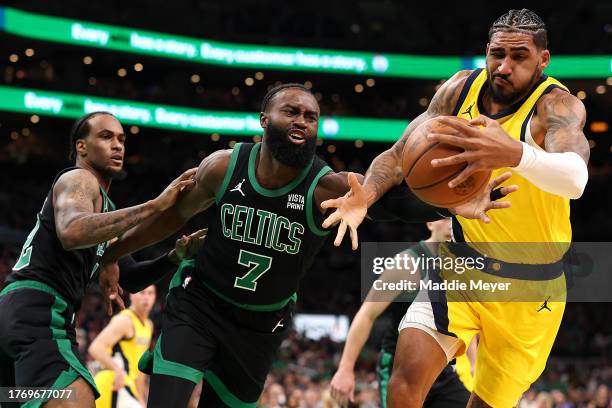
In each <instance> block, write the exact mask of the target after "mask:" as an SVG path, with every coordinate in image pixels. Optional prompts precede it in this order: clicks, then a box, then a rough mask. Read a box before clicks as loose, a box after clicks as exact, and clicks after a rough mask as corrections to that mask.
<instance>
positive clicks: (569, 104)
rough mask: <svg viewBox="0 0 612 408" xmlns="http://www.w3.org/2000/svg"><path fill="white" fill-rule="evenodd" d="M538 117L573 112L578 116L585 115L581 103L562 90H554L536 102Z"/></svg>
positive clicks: (575, 97)
mask: <svg viewBox="0 0 612 408" xmlns="http://www.w3.org/2000/svg"><path fill="white" fill-rule="evenodd" d="M537 110H538V115H559V114H564V113H567V112H570V111H571V112H573V113H574V114H576V115H579V116H585V115H586V109H585V107H584V104H583V103H582V101H581V100H580V99H579V98H578V97H577V96H575V95H572V94H571V93H569V92H567V91H566V90H564V89H562V88H555V89H553V90H552V91H550V92H548V93H546V94H545V95H542V97H541V98H540V99H539V100H538V102H537Z"/></svg>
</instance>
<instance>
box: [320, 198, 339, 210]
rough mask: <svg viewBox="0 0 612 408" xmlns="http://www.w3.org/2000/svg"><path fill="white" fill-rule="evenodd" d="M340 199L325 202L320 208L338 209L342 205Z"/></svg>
mask: <svg viewBox="0 0 612 408" xmlns="http://www.w3.org/2000/svg"><path fill="white" fill-rule="evenodd" d="M342 198H343V197H340V198H332V199H331V200H325V201H323V202H322V203H321V208H323V209H326V208H338V207H340V204H341V203H342Z"/></svg>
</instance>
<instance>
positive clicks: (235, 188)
mask: <svg viewBox="0 0 612 408" xmlns="http://www.w3.org/2000/svg"><path fill="white" fill-rule="evenodd" d="M242 183H244V179H242V181H241V182H240V183H238V184H236V187H234V188H232V189H231V190H230V192H232V191H237V192H239V193H240V194H242V196H243V197H244V196H245V195H244V193H243V192H242Z"/></svg>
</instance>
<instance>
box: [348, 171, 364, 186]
mask: <svg viewBox="0 0 612 408" xmlns="http://www.w3.org/2000/svg"><path fill="white" fill-rule="evenodd" d="M348 183H349V186H350V187H351V189H352V190H353V191H359V190H362V189H363V186H362V185H361V184H359V180H357V176H356V175H355V173H353V172H350V173H349V174H348Z"/></svg>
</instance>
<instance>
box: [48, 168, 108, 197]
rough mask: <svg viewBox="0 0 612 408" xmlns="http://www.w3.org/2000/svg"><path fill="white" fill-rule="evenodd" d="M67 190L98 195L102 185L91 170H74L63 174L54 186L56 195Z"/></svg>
mask: <svg viewBox="0 0 612 408" xmlns="http://www.w3.org/2000/svg"><path fill="white" fill-rule="evenodd" d="M65 190H79V191H82V192H83V193H85V194H88V193H89V194H98V191H99V190H100V183H99V182H98V179H97V178H96V176H94V175H93V173H92V172H90V171H89V170H86V169H81V168H74V169H71V170H68V171H66V172H65V173H63V174H61V175H60V176H59V177H58V178H57V180H56V181H55V184H54V185H53V191H54V193H59V192H62V191H65Z"/></svg>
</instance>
